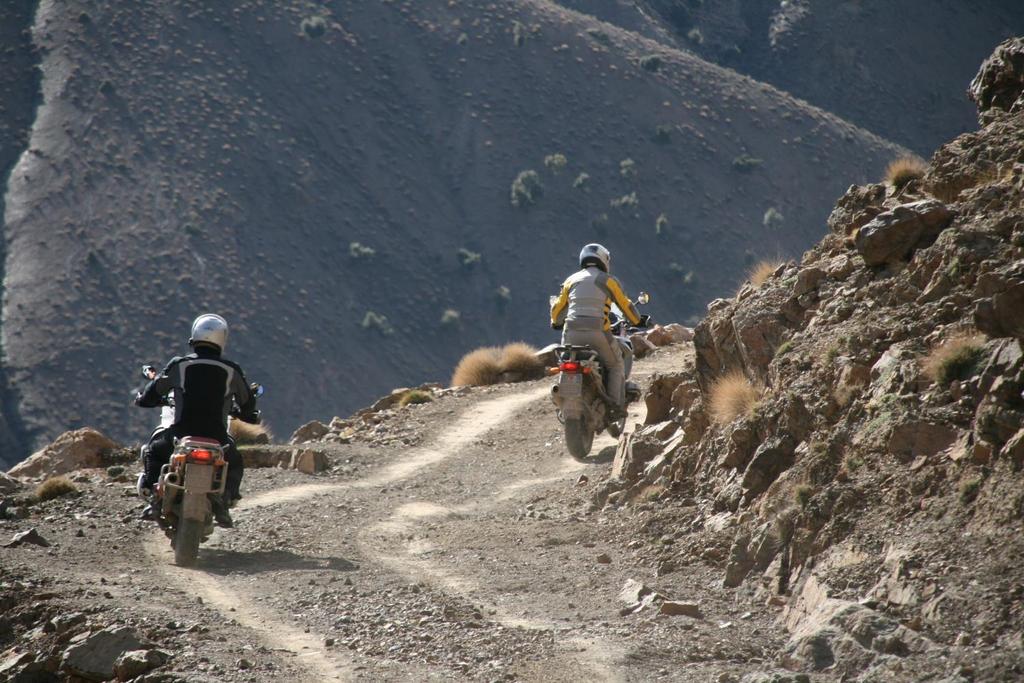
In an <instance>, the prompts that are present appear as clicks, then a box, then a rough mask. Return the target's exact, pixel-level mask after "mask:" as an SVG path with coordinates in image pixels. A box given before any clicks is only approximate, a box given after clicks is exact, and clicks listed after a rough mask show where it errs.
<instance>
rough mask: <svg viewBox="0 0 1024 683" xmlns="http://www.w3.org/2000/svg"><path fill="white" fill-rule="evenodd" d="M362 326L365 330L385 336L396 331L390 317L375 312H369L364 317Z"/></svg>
mask: <svg viewBox="0 0 1024 683" xmlns="http://www.w3.org/2000/svg"><path fill="white" fill-rule="evenodd" d="M360 326H361V327H362V328H363V329H364V330H377V331H378V332H380V333H381V334H383V335H385V336H388V335H391V334H394V332H395V329H394V328H393V327H391V323H389V322H388V317H387V316H386V315H381V314H380V313H377V312H375V311H367V312H366V315H364V316H363V321H362V322H361V323H360Z"/></svg>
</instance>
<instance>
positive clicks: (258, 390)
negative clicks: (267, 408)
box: [249, 383, 263, 398]
mask: <svg viewBox="0 0 1024 683" xmlns="http://www.w3.org/2000/svg"><path fill="white" fill-rule="evenodd" d="M249 390H250V391H252V395H253V396H255V397H256V398H259V397H260V396H262V395H263V385H262V384H255V383H253V385H252V386H250V387H249Z"/></svg>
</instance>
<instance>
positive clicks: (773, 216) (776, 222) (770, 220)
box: [761, 206, 786, 229]
mask: <svg viewBox="0 0 1024 683" xmlns="http://www.w3.org/2000/svg"><path fill="white" fill-rule="evenodd" d="M761 222H762V223H763V224H764V227H766V228H769V229H774V228H779V227H781V226H782V224H783V223H785V222H786V218H785V217H784V216H783V215H782V213H781V212H780V211H779V210H778V209H776V208H775V207H774V206H772V207H769V209H768V210H767V211H765V212H764V218H762V219H761Z"/></svg>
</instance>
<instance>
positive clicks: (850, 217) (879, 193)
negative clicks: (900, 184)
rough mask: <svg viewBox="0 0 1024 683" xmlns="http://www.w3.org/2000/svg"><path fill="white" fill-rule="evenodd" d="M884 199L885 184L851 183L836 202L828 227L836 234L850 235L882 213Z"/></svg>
mask: <svg viewBox="0 0 1024 683" xmlns="http://www.w3.org/2000/svg"><path fill="white" fill-rule="evenodd" d="M884 201H885V185H882V184H877V185H851V186H850V187H849V188H848V189H847V190H846V194H844V195H843V196H842V197H840V198H839V201H837V202H836V208H835V209H833V210H832V214H831V215H830V216H829V217H828V227H829V229H830V230H831V231H832V232H834V233H836V234H838V235H850V234H852V233H853V232H854V231H856V230H858V229H859V228H860V227H862V226H863V225H865V224H866V223H868V222H869V221H870V220H871V219H872V218H874V217H875V216H877V215H878V214H880V213H882V211H883V207H882V202H884Z"/></svg>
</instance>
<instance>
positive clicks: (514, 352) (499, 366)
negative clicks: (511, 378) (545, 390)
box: [451, 342, 544, 387]
mask: <svg viewBox="0 0 1024 683" xmlns="http://www.w3.org/2000/svg"><path fill="white" fill-rule="evenodd" d="M505 373H508V374H510V375H515V376H516V379H517V380H520V381H522V380H527V379H538V378H540V377H543V376H544V363H543V362H541V360H540V359H539V358H537V349H535V348H533V347H532V346H530V345H529V344H524V343H523V342H514V343H512V344H507V345H506V346H504V347H501V348H499V347H497V346H485V347H484V348H481V349H477V350H475V351H470V352H469V353H467V354H466V355H465V356H463V357H462V360H460V361H459V364H458V365H457V366H455V372H454V373H452V382H451V385H452V386H453V387H458V386H484V385H487V384H497V383H498V382H500V381H502V375H504V374H505Z"/></svg>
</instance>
